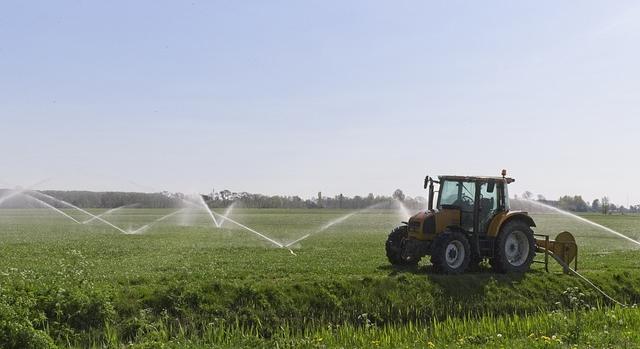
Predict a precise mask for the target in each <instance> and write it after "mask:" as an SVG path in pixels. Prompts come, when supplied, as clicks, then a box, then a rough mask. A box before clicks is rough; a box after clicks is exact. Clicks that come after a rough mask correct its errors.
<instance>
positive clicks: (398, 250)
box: [385, 225, 418, 265]
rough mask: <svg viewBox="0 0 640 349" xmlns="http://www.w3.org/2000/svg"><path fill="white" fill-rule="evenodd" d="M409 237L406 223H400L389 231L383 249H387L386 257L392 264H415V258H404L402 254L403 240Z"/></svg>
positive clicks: (416, 262) (416, 261)
mask: <svg viewBox="0 0 640 349" xmlns="http://www.w3.org/2000/svg"><path fill="white" fill-rule="evenodd" d="M408 237H409V229H408V227H407V226H406V225H401V226H399V227H397V228H395V229H393V230H392V231H391V233H389V237H388V238H387V242H386V244H385V249H386V251H387V259H389V262H391V264H393V265H416V264H418V260H417V259H409V260H408V259H405V258H404V257H403V255H402V249H403V247H404V241H405V240H406V239H407V238H408Z"/></svg>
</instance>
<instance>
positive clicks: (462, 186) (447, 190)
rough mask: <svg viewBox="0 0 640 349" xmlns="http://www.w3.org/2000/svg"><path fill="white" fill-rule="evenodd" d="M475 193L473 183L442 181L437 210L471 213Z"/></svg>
mask: <svg viewBox="0 0 640 349" xmlns="http://www.w3.org/2000/svg"><path fill="white" fill-rule="evenodd" d="M475 192H476V184H475V183H474V182H462V181H460V182H456V181H444V182H443V183H442V185H441V186H440V202H439V204H438V208H439V209H443V208H459V209H460V210H461V211H466V212H472V211H473V205H474V198H475Z"/></svg>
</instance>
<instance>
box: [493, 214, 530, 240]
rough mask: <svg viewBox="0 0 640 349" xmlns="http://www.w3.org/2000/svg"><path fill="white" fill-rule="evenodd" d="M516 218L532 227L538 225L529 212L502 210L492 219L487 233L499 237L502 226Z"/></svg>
mask: <svg viewBox="0 0 640 349" xmlns="http://www.w3.org/2000/svg"><path fill="white" fill-rule="evenodd" d="M514 219H517V220H522V221H523V222H525V223H526V224H528V225H529V226H530V227H535V226H536V223H535V222H534V221H533V218H531V216H529V213H527V212H524V211H508V212H502V213H499V214H498V215H496V216H495V217H494V218H493V220H492V221H491V224H490V225H489V229H488V231H487V235H488V236H491V237H497V236H498V234H499V233H500V229H502V227H503V226H504V225H505V224H506V223H508V222H510V221H512V220H514Z"/></svg>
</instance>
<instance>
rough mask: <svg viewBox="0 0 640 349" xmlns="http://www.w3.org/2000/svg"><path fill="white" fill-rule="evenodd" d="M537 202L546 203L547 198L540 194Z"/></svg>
mask: <svg viewBox="0 0 640 349" xmlns="http://www.w3.org/2000/svg"><path fill="white" fill-rule="evenodd" d="M538 201H547V198H545V197H544V195H542V194H538Z"/></svg>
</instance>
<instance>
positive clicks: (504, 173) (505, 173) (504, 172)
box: [502, 170, 507, 178]
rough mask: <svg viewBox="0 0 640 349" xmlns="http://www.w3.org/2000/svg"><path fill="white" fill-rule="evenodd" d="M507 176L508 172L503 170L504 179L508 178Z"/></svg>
mask: <svg viewBox="0 0 640 349" xmlns="http://www.w3.org/2000/svg"><path fill="white" fill-rule="evenodd" d="M506 176H507V170H502V177H503V178H504V177H506Z"/></svg>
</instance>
